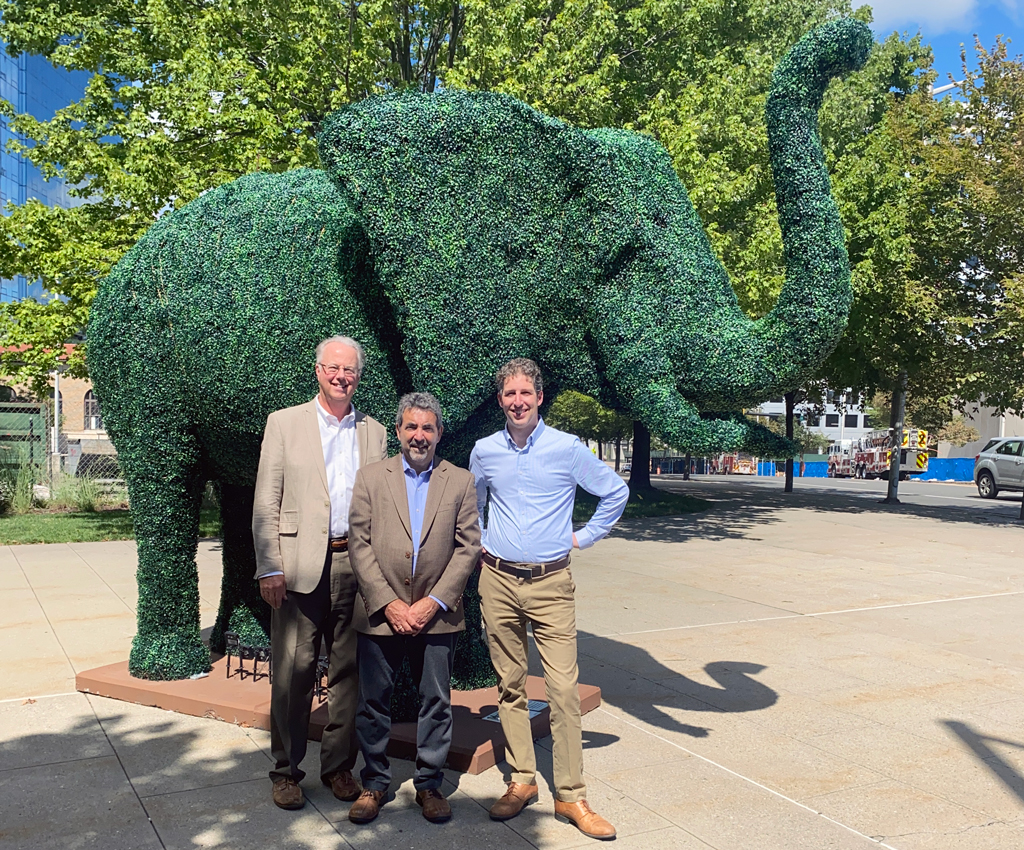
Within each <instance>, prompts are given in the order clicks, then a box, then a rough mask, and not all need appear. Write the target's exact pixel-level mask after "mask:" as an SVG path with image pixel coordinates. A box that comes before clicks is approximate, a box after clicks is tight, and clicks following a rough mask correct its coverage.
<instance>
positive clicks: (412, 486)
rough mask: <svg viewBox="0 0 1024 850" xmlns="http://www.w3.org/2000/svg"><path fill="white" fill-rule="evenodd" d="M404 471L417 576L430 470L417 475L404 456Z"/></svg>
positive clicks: (413, 564)
mask: <svg viewBox="0 0 1024 850" xmlns="http://www.w3.org/2000/svg"><path fill="white" fill-rule="evenodd" d="M402 469H403V470H404V471H405V495H406V497H407V498H408V500H409V530H410V531H411V532H412V574H413V575H416V558H417V556H418V555H419V554H420V537H422V536H423V513H424V512H425V511H426V509H427V491H428V490H429V489H430V473H432V472H433V471H434V465H433V464H431V465H430V469H427V470H424V471H423V472H420V473H417V472H416V470H415V469H413V468H412V467H411V466H409V462H408V461H407V460H406V459H405V455H402ZM430 598H431V599H433V600H434V601H435V602H436V603H437V604H438V605H440V606H441V608H443V609H444V610H445V611H447V610H448V606H446V605H445V604H444V603H443V602H442V601H441V600H440V599H438V598H437V597H436V596H431V597H430Z"/></svg>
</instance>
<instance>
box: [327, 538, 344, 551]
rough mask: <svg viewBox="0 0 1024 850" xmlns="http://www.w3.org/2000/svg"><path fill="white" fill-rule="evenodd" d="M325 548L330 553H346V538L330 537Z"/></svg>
mask: <svg viewBox="0 0 1024 850" xmlns="http://www.w3.org/2000/svg"><path fill="white" fill-rule="evenodd" d="M327 548H328V549H330V550H331V551H332V552H347V551H348V537H332V538H331V540H330V542H329V543H328V544H327Z"/></svg>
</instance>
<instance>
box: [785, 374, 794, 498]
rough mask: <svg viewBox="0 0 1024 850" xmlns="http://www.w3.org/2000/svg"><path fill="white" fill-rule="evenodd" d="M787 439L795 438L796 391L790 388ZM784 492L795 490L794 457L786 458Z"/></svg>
mask: <svg viewBox="0 0 1024 850" xmlns="http://www.w3.org/2000/svg"><path fill="white" fill-rule="evenodd" d="M785 398H786V439H787V440H792V439H793V407H794V406H795V405H794V402H795V400H796V392H795V391H793V390H790V391H789V392H788V393H786V396H785ZM783 492H784V493H792V492H793V458H791V457H787V458H786V486H785V487H784V488H783Z"/></svg>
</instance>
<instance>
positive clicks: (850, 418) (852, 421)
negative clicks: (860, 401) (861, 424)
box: [846, 413, 857, 428]
mask: <svg viewBox="0 0 1024 850" xmlns="http://www.w3.org/2000/svg"><path fill="white" fill-rule="evenodd" d="M846 427H847V428H856V427H857V414H856V413H847V414H846Z"/></svg>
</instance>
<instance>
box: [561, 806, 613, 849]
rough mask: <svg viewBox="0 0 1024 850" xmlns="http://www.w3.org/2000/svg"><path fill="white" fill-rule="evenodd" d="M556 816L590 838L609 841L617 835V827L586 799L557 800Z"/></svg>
mask: <svg viewBox="0 0 1024 850" xmlns="http://www.w3.org/2000/svg"><path fill="white" fill-rule="evenodd" d="M555 817H556V818H558V819H559V820H564V821H568V822H569V823H571V824H573V826H575V827H576V828H577V829H578V830H579V831H580V832H582V833H583V834H584V835H586V836H588V837H589V838H597V839H599V840H600V841H607V840H608V839H610V838H614V837H615V827H614V826H612V825H611V824H610V823H608V821H606V820H605V819H604V818H603V817H601V816H600V815H599V814H598V813H597V812H595V811H594V810H593V809H592V808H590V806H589V805H588V804H587V801H586V800H580V801H579V802H576V803H563V802H561V801H560V800H555Z"/></svg>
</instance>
